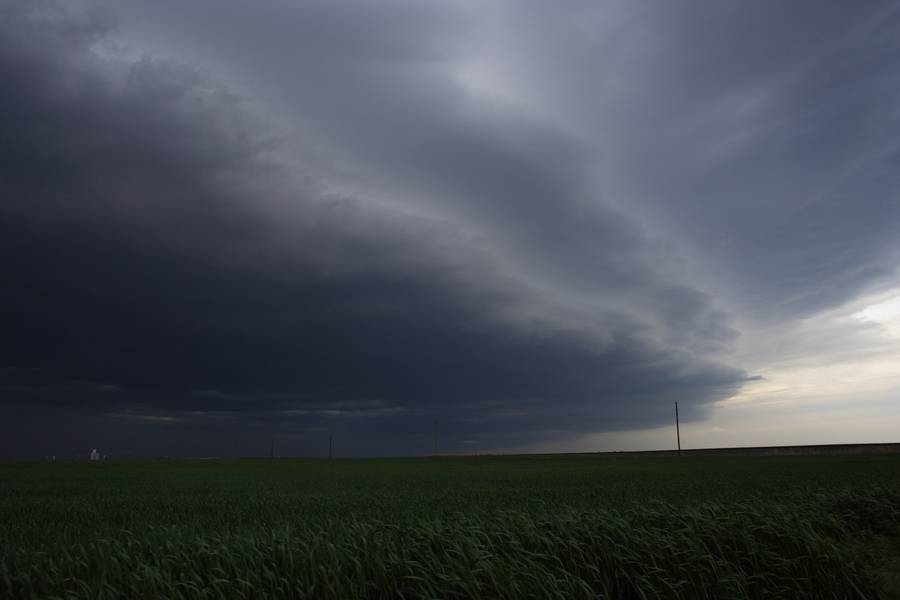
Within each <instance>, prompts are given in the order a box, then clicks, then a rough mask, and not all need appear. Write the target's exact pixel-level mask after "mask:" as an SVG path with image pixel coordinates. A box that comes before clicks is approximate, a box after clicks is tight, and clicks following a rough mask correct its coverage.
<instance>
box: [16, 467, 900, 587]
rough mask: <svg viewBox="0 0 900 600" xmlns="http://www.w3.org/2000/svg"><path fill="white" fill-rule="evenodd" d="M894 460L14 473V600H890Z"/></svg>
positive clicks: (898, 546)
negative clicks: (189, 599)
mask: <svg viewBox="0 0 900 600" xmlns="http://www.w3.org/2000/svg"><path fill="white" fill-rule="evenodd" d="M898 565H900V459H898V458H895V457H853V458H848V457H767V458H746V457H745V458H741V457H730V458H729V457H716V458H703V457H691V458H683V459H676V458H640V459H636V458H626V457H587V456H569V457H564V456H560V457H508V458H496V457H494V458H453V459H451V458H441V459H403V460H401V459H393V460H372V461H350V460H335V461H325V460H321V461H318V460H268V461H264V460H257V461H253V460H247V461H211V462H197V461H155V462H154V461H148V462H136V461H135V462H118V463H117V462H107V463H98V464H87V463H74V462H71V463H53V464H47V463H7V464H4V465H0V597H2V598H126V597H127V598H340V599H347V598H401V597H402V598H692V599H693V598H880V597H894V596H892V594H896V593H897V587H896V585H897V583H898V580H897V577H898V572H900V571H898Z"/></svg>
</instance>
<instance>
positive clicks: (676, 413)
mask: <svg viewBox="0 0 900 600" xmlns="http://www.w3.org/2000/svg"><path fill="white" fill-rule="evenodd" d="M675 435H676V436H677V438H678V456H681V426H680V425H679V423H678V403H677V402H676V403H675Z"/></svg>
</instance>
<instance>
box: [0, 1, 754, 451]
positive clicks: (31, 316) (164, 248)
mask: <svg viewBox="0 0 900 600" xmlns="http://www.w3.org/2000/svg"><path fill="white" fill-rule="evenodd" d="M235 6H237V5H235ZM273 6H279V5H278V4H277V3H275V4H273ZM331 6H332V5H331V4H330V3H329V5H328V6H325V5H321V6H318V5H317V6H316V8H315V10H316V12H314V13H310V14H309V15H307V17H308V18H307V19H305V20H300V21H299V22H300V23H302V24H303V27H305V28H311V29H310V31H321V30H327V31H329V32H330V34H334V32H335V31H343V30H344V29H348V31H350V32H351V33H348V34H347V36H349V37H353V38H354V40H355V42H356V44H357V45H352V44H351V45H349V46H348V45H346V44H337V45H335V43H334V40H333V38H332V37H331V36H330V35H325V34H324V33H322V34H321V35H308V36H301V37H302V39H303V44H306V45H308V47H307V48H306V52H304V53H302V54H301V55H302V56H303V57H305V60H308V61H309V62H310V63H313V62H316V61H319V60H320V59H321V60H325V59H328V60H336V61H338V63H339V64H340V65H342V66H343V67H347V68H346V69H341V70H340V73H341V77H340V78H339V79H340V81H339V82H335V81H334V79H333V78H334V77H335V73H332V80H329V79H328V77H327V74H326V71H325V68H324V67H322V66H321V65H319V64H317V65H316V66H313V67H309V68H310V69H313V72H314V73H315V74H316V75H317V76H318V79H319V81H317V82H316V83H317V85H310V86H309V87H308V88H307V89H308V97H309V98H311V99H310V100H309V101H308V104H307V105H304V106H305V107H306V109H308V111H309V114H311V115H314V116H315V118H312V119H311V120H317V121H320V124H319V129H316V128H312V129H315V131H312V132H311V134H310V135H311V138H310V139H309V140H303V141H302V143H303V144H307V147H306V150H308V151H309V152H310V154H311V155H314V154H316V153H319V152H321V153H324V154H325V155H327V156H328V161H327V162H330V163H333V162H334V161H335V160H336V159H335V156H334V153H335V149H336V148H340V149H345V150H344V153H343V154H342V155H341V157H340V158H341V159H342V160H343V161H345V163H346V165H349V167H348V168H350V169H351V170H352V171H353V172H354V173H355V175H354V177H361V178H362V179H360V180H363V181H371V182H372V184H373V186H374V187H373V189H374V192H373V196H377V197H379V198H380V199H383V200H384V201H383V202H381V201H379V202H374V201H371V200H368V199H366V198H365V197H364V196H361V197H359V198H356V199H353V198H349V199H348V198H347V197H345V196H342V197H337V196H336V195H335V194H334V193H333V192H330V191H328V190H329V188H334V187H335V182H334V181H333V179H331V178H332V177H334V171H330V170H329V169H324V170H323V169H322V168H321V165H316V166H310V168H309V172H304V171H303V165H302V164H301V165H299V168H300V170H298V169H297V168H295V166H293V165H291V166H290V167H288V166H285V165H286V162H288V161H287V157H289V155H290V152H291V151H292V149H296V146H295V145H294V144H296V142H290V143H288V144H287V145H285V146H280V145H278V144H275V143H273V142H270V141H266V139H265V138H264V137H260V136H259V135H257V134H255V133H254V127H256V123H255V122H254V121H253V119H252V117H251V116H250V111H248V110H247V109H246V108H245V107H244V106H243V105H242V104H241V102H242V101H241V100H240V99H239V98H237V97H236V96H235V95H233V94H232V93H230V92H228V91H227V90H226V89H224V88H223V87H222V86H220V85H218V84H216V83H215V82H214V80H213V79H212V78H210V77H209V76H207V75H205V74H202V73H200V72H199V71H197V70H193V69H191V68H189V67H186V66H181V65H179V64H175V63H169V62H159V61H155V60H153V59H152V58H144V59H139V60H131V61H129V60H124V59H117V58H112V57H111V52H112V50H111V49H110V47H109V46H106V45H104V44H107V43H108V40H109V37H108V36H109V29H108V27H109V25H108V23H109V22H108V21H107V20H105V19H99V18H96V17H78V18H73V17H71V16H68V15H65V14H63V13H61V12H59V11H57V10H56V9H54V8H53V7H52V5H50V4H45V3H24V2H6V3H3V4H2V16H3V19H2V25H0V73H2V76H3V80H4V86H3V88H2V90H0V114H2V118H3V123H4V126H3V129H2V133H0V195H2V197H3V202H2V205H0V261H2V265H0V266H2V269H3V272H4V286H3V289H2V292H0V303H2V308H3V310H2V316H0V320H2V328H3V331H4V338H5V340H6V343H4V344H3V346H2V349H0V365H2V366H3V371H2V372H0V389H2V397H3V399H4V402H5V403H6V405H5V407H3V408H2V409H0V410H2V411H3V413H4V419H3V421H4V423H5V425H4V431H3V433H4V440H5V441H4V444H5V451H6V452H11V448H13V447H18V446H21V445H23V444H26V440H28V439H32V440H33V439H34V438H36V437H50V438H52V439H58V440H61V441H60V442H59V443H60V444H62V445H66V444H68V445H69V446H68V447H72V448H75V447H79V444H82V443H85V442H84V441H83V440H84V437H85V436H86V435H91V436H94V438H93V439H97V438H98V437H99V438H100V439H108V440H110V443H112V444H113V445H117V446H119V447H122V446H124V445H127V444H128V443H129V440H132V442H131V443H132V448H133V449H139V451H141V452H155V453H166V452H164V451H161V450H160V448H161V447H176V448H177V449H180V450H175V451H172V452H173V453H174V452H178V451H184V452H200V451H202V452H209V453H217V452H232V451H234V452H237V453H241V450H240V449H239V448H237V449H236V448H232V447H231V446H229V443H226V442H224V441H222V438H223V437H225V438H228V439H232V438H234V439H244V440H247V441H246V444H251V441H252V444H256V445H259V440H260V439H268V437H269V436H270V435H274V434H278V435H288V434H291V433H302V432H306V433H307V434H308V435H312V433H311V432H321V431H324V430H327V429H338V430H340V431H342V432H343V433H345V434H346V435H347V436H348V437H352V438H353V439H354V443H355V444H356V446H355V449H356V450H358V451H360V452H407V451H410V452H421V451H422V450H423V449H422V448H420V447H418V446H416V445H415V443H413V445H412V446H410V445H409V444H410V442H409V441H408V440H410V439H412V440H417V439H419V438H417V437H416V436H419V437H421V436H423V435H428V434H429V432H430V430H431V427H432V423H433V421H434V420H438V421H439V423H440V428H441V431H442V433H443V435H445V436H447V438H446V439H447V441H446V444H447V446H448V447H447V448H446V449H453V448H456V447H457V446H456V444H458V443H460V441H461V440H462V439H463V438H465V439H468V440H479V441H480V442H481V443H482V444H483V447H498V446H503V445H513V444H515V445H521V444H523V443H529V442H533V441H536V440H539V439H546V438H548V437H565V436H569V435H573V434H577V433H584V432H591V431H601V430H610V429H622V428H628V427H636V426H652V425H655V424H658V423H661V422H665V421H667V420H668V418H669V406H671V402H672V401H673V400H679V401H681V402H682V403H684V404H685V408H686V416H687V417H688V418H698V417H699V416H700V415H701V414H702V410H703V407H704V406H707V405H708V404H709V403H711V402H712V401H714V400H717V399H720V398H723V397H726V396H728V395H729V394H731V393H733V392H734V391H736V390H737V389H738V388H739V387H740V385H741V383H742V381H743V380H744V378H745V375H744V373H743V372H742V371H740V370H738V369H734V368H731V367H727V366H722V365H719V364H717V363H715V362H714V361H712V360H710V359H709V358H707V357H706V354H705V353H706V352H707V351H709V350H711V349H718V348H721V347H722V346H723V345H724V344H727V343H728V341H729V340H730V339H732V337H733V336H734V332H733V330H732V329H731V328H730V327H729V324H728V319H727V317H726V315H725V314H724V313H723V312H722V311H720V310H718V309H717V308H715V306H714V305H713V303H712V301H711V299H710V297H709V296H708V295H707V294H705V293H703V292H701V291H699V290H696V289H694V288H692V287H690V286H687V285H684V284H681V283H678V282H677V281H676V280H674V279H672V278H670V277H667V276H666V275H665V274H664V273H663V271H662V269H661V268H660V265H661V264H665V261H666V260H667V259H666V252H665V248H664V247H662V246H661V245H659V244H658V243H657V242H656V241H655V240H654V239H653V238H652V237H651V236H650V235H648V234H647V233H646V232H645V231H644V230H643V229H642V228H641V227H640V226H638V225H637V224H636V223H635V222H634V221H633V220H631V219H630V218H628V217H626V216H625V215H623V214H621V213H619V212H617V211H615V210H612V209H610V208H608V207H606V206H604V205H601V204H597V203H593V202H587V201H585V199H584V193H585V190H584V189H583V186H582V183H580V181H581V179H580V175H579V172H580V171H581V169H583V168H585V161H586V159H585V158H584V157H585V153H586V152H587V151H586V150H585V149H584V148H583V147H582V145H581V143H580V142H578V141H577V140H575V139H573V138H570V137H569V136H566V135H564V134H562V133H558V132H555V131H554V128H552V127H550V126H549V125H547V124H542V123H541V122H540V121H539V120H533V119H529V118H526V117H516V116H515V115H512V116H508V115H500V114H496V115H473V114H470V113H468V112H466V111H465V110H462V109H461V107H462V106H464V103H462V102H463V99H462V98H461V97H460V96H459V94H458V93H456V92H453V90H451V89H450V88H448V87H446V86H445V85H444V84H441V83H440V82H439V81H434V78H433V77H432V76H430V75H427V74H424V75H423V74H414V75H412V76H410V77H405V76H404V77H400V76H399V75H398V78H395V79H392V78H390V77H388V78H387V79H386V80H384V79H381V78H376V77H375V75H386V73H385V71H384V70H379V69H376V68H374V67H372V68H371V69H370V68H368V67H364V66H360V67H359V68H358V69H357V70H353V69H352V68H350V67H349V66H348V64H347V63H348V61H349V62H350V63H353V62H355V58H358V57H359V56H360V55H365V56H367V57H368V59H369V60H370V61H377V60H390V61H398V60H399V61H400V62H403V57H405V56H407V55H412V54H415V53H416V52H421V55H420V58H421V56H425V58H426V59H427V60H431V61H438V60H440V57H441V56H442V52H444V50H443V49H442V48H443V46H442V45H441V43H440V41H441V39H444V38H441V37H440V36H437V38H436V39H437V40H438V41H436V42H435V41H432V42H429V43H430V44H432V46H429V45H428V44H425V46H426V47H425V48H424V49H423V48H422V47H421V44H423V43H424V42H423V41H422V40H424V39H433V38H429V37H428V35H426V34H427V33H428V32H429V31H431V28H429V26H428V25H429V23H433V22H434V19H435V13H433V12H430V11H424V9H419V8H414V7H412V6H409V7H406V8H404V9H403V14H407V13H408V11H409V10H412V11H413V12H414V13H417V12H421V16H420V20H421V28H420V29H421V30H423V31H425V33H423V32H422V31H418V32H417V31H415V30H414V29H415V28H411V29H410V30H407V29H405V28H404V27H400V26H399V25H397V24H396V23H395V19H393V18H389V17H390V14H389V12H390V11H388V12H387V13H381V12H379V13H378V15H379V18H378V19H374V20H369V21H365V22H366V23H367V24H368V25H372V27H371V28H362V29H360V25H359V23H357V22H356V21H355V20H354V19H358V18H362V17H360V16H359V15H358V14H357V13H354V12H347V11H346V10H344V9H336V8H331ZM231 8H232V9H233V8H234V6H231ZM186 10H193V9H186ZM223 10H224V9H223ZM305 10H310V11H312V10H313V9H312V8H307V9H305ZM392 10H393V9H392ZM397 10H399V9H397ZM422 11H424V12H422ZM363 16H364V15H363ZM273 22H274V21H273ZM229 23H231V24H232V26H233V25H235V23H236V21H229ZM311 23H313V24H315V25H313V24H311ZM317 28H321V29H317ZM381 28H383V30H382V31H381V32H380V33H379V30H380V29H381ZM438 30H440V29H438ZM356 31H359V32H360V35H359V36H354V35H352V32H356ZM400 31H403V32H404V34H403V35H401V36H399V37H398V36H395V35H393V33H394V32H398V33H399V32H400ZM386 32H390V33H386ZM432 33H433V32H432ZM451 33H452V32H451ZM446 37H448V38H452V36H450V35H449V33H448V34H447V36H446ZM271 38H272V39H273V40H274V41H277V39H278V37H277V35H275V34H273V35H272V36H271ZM274 41H273V43H274ZM447 43H449V42H447ZM429 48H430V49H429ZM113 49H114V48H113ZM373 49H374V52H373ZM348 56H349V57H351V58H349V59H348V58H347V57H348ZM310 57H317V58H316V61H313V60H312V59H311V58H310ZM300 62H301V64H300V65H299V66H298V72H299V73H300V75H298V77H301V79H302V75H303V69H304V68H306V63H304V62H303V60H301V61H300ZM395 67H396V65H394V66H393V67H389V68H387V71H391V70H392V69H393V68H395ZM273 69H275V71H276V72H277V70H278V65H277V64H276V65H273ZM394 84H396V86H395V85H394ZM300 88H302V86H299V87H298V89H300ZM413 88H415V89H417V90H419V92H417V93H418V94H421V95H415V94H413V92H412V91H411V90H412V89H413ZM407 94H413V96H412V97H410V96H408V95H407ZM410 98H412V100H411V99H410ZM338 99H340V102H338V101H337V100H338ZM461 103H462V104H461ZM366 114H368V115H369V116H370V117H372V118H371V119H369V118H364V115H366ZM342 119H343V120H344V123H343V124H342V123H341V120H342ZM307 126H308V124H304V125H303V127H307ZM310 127H311V126H310ZM366 144H368V146H366ZM373 154H374V155H376V156H373ZM342 164H343V163H342ZM376 172H382V173H384V174H385V176H386V177H397V176H400V175H402V174H405V175H408V178H405V179H404V180H405V181H406V182H407V183H408V185H407V186H405V187H403V189H396V190H394V191H395V193H396V196H391V195H390V194H389V192H390V191H391V189H390V188H391V186H390V185H388V184H387V183H385V182H383V181H379V180H378V179H377V177H375V175H374V174H375V173H376ZM372 178H374V179H372ZM351 179H353V178H352V177H351ZM40 407H44V408H40ZM104 424H105V425H104ZM79 427H80V428H81V429H80V430H79V429H78V428H79ZM166 427H170V428H174V429H171V430H166V431H168V432H169V433H165V434H164V433H161V431H162V430H163V429H165V428H166ZM73 431H75V432H74V433H73ZM172 431H174V432H175V433H174V434H172ZM85 432H87V433H85ZM126 432H127V433H126ZM178 432H181V434H178ZM170 434H171V435H181V438H180V439H181V442H179V443H175V442H173V441H172V439H170V438H169V437H166V436H169V435H170ZM104 436H106V437H104ZM185 437H192V441H191V442H190V443H188V442H185V441H184V438H185ZM253 440H255V441H253ZM95 443H96V442H95ZM236 443H237V442H236ZM242 443H243V442H242ZM298 443H299V442H298ZM252 444H251V445H252ZM38 446H39V447H40V448H41V449H42V451H43V449H45V448H46V449H48V452H49V447H48V443H47V442H41V443H40V444H38ZM36 447H37V446H36ZM245 447H246V446H245ZM254 447H255V446H254ZM298 448H300V449H302V448H303V446H302V444H301V446H298ZM426 448H427V445H426ZM132 451H134V450H132ZM245 451H246V450H245Z"/></svg>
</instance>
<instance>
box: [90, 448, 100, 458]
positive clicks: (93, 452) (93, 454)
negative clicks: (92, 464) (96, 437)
mask: <svg viewBox="0 0 900 600" xmlns="http://www.w3.org/2000/svg"><path fill="white" fill-rule="evenodd" d="M91 460H100V453H99V452H98V451H97V449H96V448H94V449H93V450H91Z"/></svg>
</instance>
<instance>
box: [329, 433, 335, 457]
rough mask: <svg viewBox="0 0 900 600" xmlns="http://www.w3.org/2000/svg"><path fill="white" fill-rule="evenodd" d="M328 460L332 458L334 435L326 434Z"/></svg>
mask: <svg viewBox="0 0 900 600" xmlns="http://www.w3.org/2000/svg"><path fill="white" fill-rule="evenodd" d="M328 458H329V459H331V458H334V435H333V434H332V433H331V432H330V431H329V432H328Z"/></svg>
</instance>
